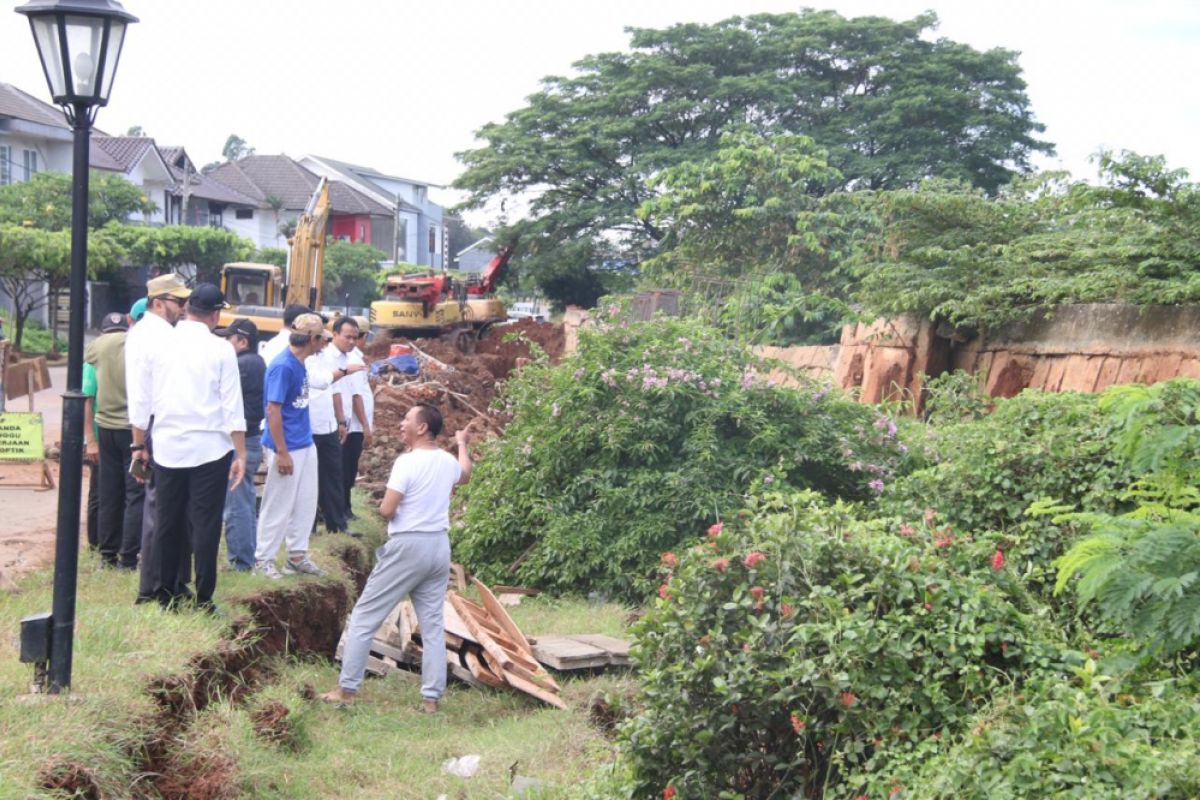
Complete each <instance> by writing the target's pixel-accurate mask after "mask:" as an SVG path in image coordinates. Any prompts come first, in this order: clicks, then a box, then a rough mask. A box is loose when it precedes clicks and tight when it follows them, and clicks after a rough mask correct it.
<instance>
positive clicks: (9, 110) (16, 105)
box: [0, 83, 70, 130]
mask: <svg viewBox="0 0 1200 800" xmlns="http://www.w3.org/2000/svg"><path fill="white" fill-rule="evenodd" d="M0 117H13V118H15V119H23V120H26V121H28V122H36V123H39V124H41V125H49V126H51V127H53V128H65V129H67V130H70V126H69V125H67V120H66V118H65V117H64V116H63V112H62V111H61V110H60V109H59V108H58V107H57V106H52V105H50V104H49V103H45V102H42V101H41V100H38V99H37V98H36V97H34V96H33V95H31V94H28V93H26V92H23V91H21V90H20V89H18V88H17V87H15V86H13V85H12V84H9V83H0Z"/></svg>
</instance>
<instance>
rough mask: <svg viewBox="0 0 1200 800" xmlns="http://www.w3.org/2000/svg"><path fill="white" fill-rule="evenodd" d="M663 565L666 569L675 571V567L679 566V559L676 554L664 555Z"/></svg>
mask: <svg viewBox="0 0 1200 800" xmlns="http://www.w3.org/2000/svg"><path fill="white" fill-rule="evenodd" d="M662 563H663V566H664V567H669V568H670V569H674V568H675V567H677V566H678V565H679V557H678V556H676V555H675V554H674V553H663V554H662Z"/></svg>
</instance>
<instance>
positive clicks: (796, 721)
mask: <svg viewBox="0 0 1200 800" xmlns="http://www.w3.org/2000/svg"><path fill="white" fill-rule="evenodd" d="M791 719H792V730H794V731H795V732H796V733H797V734H800V733H802V732H803V731H804V720H802V719H800V718H799V717H797V716H796V715H795V714H792V717H791Z"/></svg>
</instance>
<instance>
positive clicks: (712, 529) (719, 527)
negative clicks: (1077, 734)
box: [708, 522, 725, 536]
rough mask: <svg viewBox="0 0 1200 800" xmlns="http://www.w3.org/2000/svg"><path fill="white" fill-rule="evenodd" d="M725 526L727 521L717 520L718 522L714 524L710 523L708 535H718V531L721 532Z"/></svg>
mask: <svg viewBox="0 0 1200 800" xmlns="http://www.w3.org/2000/svg"><path fill="white" fill-rule="evenodd" d="M724 527H725V523H724V522H717V523H714V524H713V525H710V526H709V528H708V535H709V536H716V535H717V534H718V533H720V532H721V530H722V529H723V528H724Z"/></svg>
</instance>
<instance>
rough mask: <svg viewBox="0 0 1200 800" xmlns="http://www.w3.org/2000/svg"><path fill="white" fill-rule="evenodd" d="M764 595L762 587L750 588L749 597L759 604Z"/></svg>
mask: <svg viewBox="0 0 1200 800" xmlns="http://www.w3.org/2000/svg"><path fill="white" fill-rule="evenodd" d="M764 593H765V592H764V590H763V587H761V586H751V587H750V596H751V597H753V598H754V599H755V600H757V601H759V602H761V601H762V599H763V594H764Z"/></svg>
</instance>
